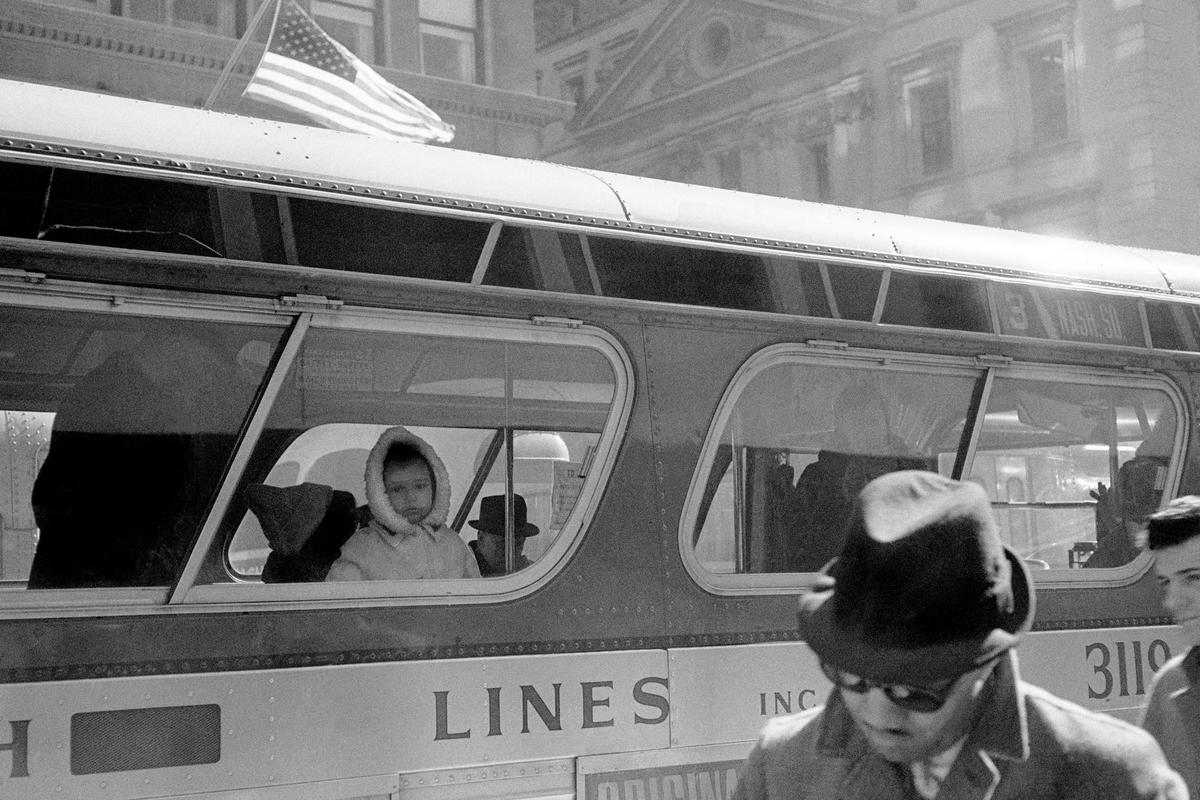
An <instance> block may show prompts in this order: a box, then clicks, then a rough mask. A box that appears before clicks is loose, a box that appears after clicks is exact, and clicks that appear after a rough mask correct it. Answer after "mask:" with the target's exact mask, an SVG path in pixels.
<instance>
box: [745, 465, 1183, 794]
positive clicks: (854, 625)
mask: <svg viewBox="0 0 1200 800" xmlns="http://www.w3.org/2000/svg"><path fill="white" fill-rule="evenodd" d="M1033 605H1034V597H1033V585H1032V583H1031V581H1030V578H1029V575H1028V573H1027V572H1026V570H1025V566H1024V565H1023V564H1022V562H1021V560H1020V558H1018V557H1017V555H1016V554H1015V553H1013V552H1012V551H1011V550H1009V549H1008V548H1007V547H1005V546H1004V545H1003V544H1002V543H1001V541H1000V537H999V533H998V531H997V528H996V524H995V521H994V519H993V517H992V511H991V507H990V504H989V502H988V499H987V495H986V494H985V493H984V491H983V489H981V488H980V487H979V486H977V485H975V484H973V483H968V482H960V481H955V480H951V479H949V478H945V477H942V476H941V475H938V474H937V473H933V472H921V471H911V470H906V471H901V472H894V473H891V474H888V475H884V476H882V477H880V478H876V479H875V480H873V481H871V482H870V483H869V484H867V486H866V487H865V488H864V489H863V490H862V492H861V493H860V494H859V498H858V502H857V503H856V505H855V507H854V510H853V511H852V513H851V517H850V521H849V525H848V528H847V537H846V541H845V544H844V545H843V547H842V550H841V554H840V555H839V557H838V558H837V559H836V560H834V561H833V562H831V563H830V565H829V566H828V567H827V568H826V571H825V575H824V576H823V577H822V578H821V579H820V582H819V583H818V584H817V585H815V586H814V587H813V589H812V591H811V592H809V593H808V594H806V595H805V596H804V597H803V598H802V600H801V603H800V632H801V634H802V635H803V636H804V638H805V640H806V641H807V643H808V645H809V647H811V648H812V649H813V651H815V653H816V655H817V657H818V658H819V659H820V661H821V667H822V669H823V670H824V672H825V674H826V675H828V676H829V678H830V680H832V681H833V683H834V688H833V690H832V691H831V692H830V695H829V698H828V700H827V701H826V703H825V705H824V706H823V707H821V708H816V709H811V710H809V711H804V712H801V713H799V714H794V715H789V716H784V717H778V718H776V719H774V720H772V721H771V722H770V723H768V725H767V727H766V729H765V730H764V732H763V735H762V737H761V738H760V740H759V742H758V744H757V745H756V746H755V748H754V750H753V752H752V753H751V754H750V757H749V759H748V760H747V762H746V763H745V764H744V765H743V767H742V770H741V773H740V777H739V781H738V786H737V790H736V794H735V798H738V800H767V799H770V800H785V798H786V800H806V799H811V800H824V799H825V798H828V799H829V800H842V799H843V798H845V800H850V798H857V799H859V800H890V799H891V798H904V799H905V800H922V798H924V799H925V800H932V799H933V798H941V799H942V800H946V799H947V798H954V799H955V800H1016V798H1021V799H1022V800H1049V799H1050V798H1072V799H1075V798H1077V799H1078V800H1084V799H1085V798H1114V799H1123V798H1160V799H1161V800H1168V799H1169V800H1176V799H1179V800H1182V798H1186V797H1187V796H1188V794H1187V789H1186V787H1185V786H1184V784H1183V782H1182V780H1181V779H1180V777H1179V776H1178V775H1177V774H1176V773H1175V772H1173V771H1172V770H1171V769H1170V767H1168V766H1167V763H1166V761H1165V759H1164V758H1163V753H1162V750H1161V749H1159V746H1158V745H1157V744H1156V743H1155V741H1154V739H1153V737H1151V736H1149V735H1148V734H1146V733H1145V732H1144V731H1142V730H1140V729H1138V728H1136V727H1134V726H1132V725H1129V724H1127V723H1125V722H1122V721H1120V720H1118V719H1116V718H1113V717H1108V716H1105V715H1102V714H1097V713H1094V712H1091V711H1088V710H1087V709H1084V708H1082V707H1080V706H1077V705H1075V704H1073V703H1069V702H1066V701H1064V700H1060V699H1059V698H1057V697H1055V696H1053V695H1051V694H1049V693H1048V692H1046V691H1043V690H1042V689H1039V688H1037V687H1035V686H1032V685H1030V684H1027V683H1025V682H1023V681H1021V680H1020V677H1019V675H1018V672H1017V657H1016V653H1015V651H1014V648H1015V647H1016V645H1017V642H1018V641H1019V639H1020V637H1021V635H1022V634H1023V633H1025V631H1027V630H1028V629H1029V626H1030V624H1031V622H1032V619H1033Z"/></svg>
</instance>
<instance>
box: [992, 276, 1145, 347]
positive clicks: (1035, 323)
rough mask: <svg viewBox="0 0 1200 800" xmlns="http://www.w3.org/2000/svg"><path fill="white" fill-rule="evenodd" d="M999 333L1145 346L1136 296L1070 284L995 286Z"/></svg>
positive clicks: (1068, 340) (1067, 340)
mask: <svg viewBox="0 0 1200 800" xmlns="http://www.w3.org/2000/svg"><path fill="white" fill-rule="evenodd" d="M996 300H997V306H998V308H999V312H1000V332H1001V333H1005V334H1010V335H1013V336H1033V337H1035V338H1038V339H1055V340H1059V341H1064V342H1088V343H1094V344H1123V345H1129V346H1130V347H1145V346H1146V339H1145V335H1144V333H1143V329H1142V321H1141V315H1140V314H1139V313H1138V308H1137V300H1136V299H1135V298H1132V297H1118V296H1115V295H1102V294H1094V293H1091V292H1081V291H1074V290H1071V289H1048V288H1043V287H1036V286H1001V287H998V289H997V293H996Z"/></svg>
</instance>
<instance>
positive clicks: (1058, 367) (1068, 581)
mask: <svg viewBox="0 0 1200 800" xmlns="http://www.w3.org/2000/svg"><path fill="white" fill-rule="evenodd" d="M789 364H790V365H797V366H807V367H826V368H829V369H837V368H839V367H841V368H845V367H849V368H852V369H860V370H861V369H863V368H864V367H869V366H870V365H875V367H877V368H879V367H880V366H882V365H886V367H885V369H886V371H888V372H897V371H899V372H912V373H916V374H921V373H927V374H935V373H936V374H938V375H950V376H972V377H974V378H975V379H976V380H980V379H981V380H983V381H984V386H985V389H984V396H983V397H982V398H975V399H974V400H972V403H973V405H972V406H969V407H968V410H969V411H971V412H973V413H974V414H975V419H974V422H973V425H974V426H975V431H976V435H975V436H973V437H972V438H971V440H970V441H969V442H968V444H967V447H966V449H965V450H963V451H961V452H959V459H958V460H959V461H960V462H961V463H960V464H956V465H955V466H956V467H957V468H959V469H961V471H962V472H961V474H962V475H970V474H971V470H972V467H973V465H974V460H975V457H976V448H977V446H978V438H979V437H978V430H979V423H980V422H982V419H983V417H982V414H983V412H984V411H985V410H986V405H987V396H988V393H989V391H990V386H991V385H992V383H993V382H994V380H996V378H997V376H1002V377H1005V378H1014V379H1019V380H1044V381H1048V382H1052V383H1062V382H1067V383H1078V384H1086V385H1093V386H1114V387H1116V386H1124V387H1130V388H1137V389H1143V390H1145V389H1161V390H1162V391H1164V392H1165V393H1166V394H1167V395H1168V397H1169V398H1170V402H1171V403H1172V404H1173V407H1174V411H1175V414H1176V417H1175V419H1176V430H1175V439H1174V441H1173V443H1172V451H1171V453H1172V455H1171V461H1170V464H1169V467H1168V470H1167V475H1166V480H1165V486H1164V489H1163V494H1162V497H1163V498H1168V497H1172V496H1174V493H1175V491H1176V490H1177V488H1178V486H1179V482H1180V479H1181V476H1182V471H1183V456H1184V444H1185V436H1186V431H1187V430H1188V427H1189V425H1190V424H1191V421H1190V419H1189V417H1188V416H1187V412H1186V405H1185V403H1184V401H1183V395H1182V393H1181V392H1180V391H1179V388H1178V387H1177V386H1176V385H1175V383H1174V382H1173V381H1172V380H1170V379H1169V378H1168V377H1167V376H1165V375H1160V374H1147V375H1142V374H1139V375H1130V374H1129V373H1128V372H1127V371H1123V370H1121V369H1120V368H1116V367H1112V368H1092V367H1087V368H1085V367H1077V366H1070V365H1067V364H1048V363H1035V362H1014V363H1009V364H1004V365H1002V366H997V365H989V364H986V363H981V362H980V361H979V360H978V359H975V358H965V357H961V356H950V355H942V354H935V353H915V352H907V353H897V352H895V351H884V350H873V349H866V348H863V349H859V348H853V347H851V348H848V349H846V350H843V351H839V352H838V353H836V354H830V353H822V352H820V351H816V350H814V349H812V348H810V347H808V346H807V345H805V344H803V343H794V342H792V343H782V344H775V345H769V346H767V347H765V348H763V349H761V350H758V351H757V352H755V353H753V354H751V355H750V356H749V357H748V358H747V359H746V360H745V361H744V362H743V363H742V364H741V366H740V367H739V368H738V370H737V372H736V373H735V374H734V376H733V377H732V379H731V380H730V382H729V384H728V386H727V388H726V390H725V392H724V393H723V395H722V397H721V399H720V401H719V402H718V404H717V407H716V411H715V412H714V414H713V417H712V421H711V423H710V425H709V427H708V430H707V432H706V433H705V437H704V440H703V444H702V445H701V448H700V452H699V454H698V457H697V461H696V468H695V471H694V472H693V474H692V476H691V479H690V482H689V484H688V490H687V494H686V497H685V499H684V505H683V512H682V514H681V515H680V524H679V531H678V537H677V546H678V548H679V553H680V558H681V560H682V562H683V564H684V568H685V570H686V571H687V572H688V574H689V575H690V576H691V578H692V580H693V581H695V582H696V584H697V585H698V586H700V587H701V588H702V589H703V590H704V591H706V592H709V593H712V594H715V595H720V596H752V595H772V594H787V593H794V592H795V591H797V590H801V589H806V588H809V587H811V586H812V585H813V583H814V581H815V580H816V578H817V575H818V573H816V572H763V573H741V574H737V573H714V572H709V571H708V570H707V569H705V567H704V565H703V564H702V563H701V562H700V561H699V559H698V558H697V557H696V553H695V548H694V547H693V544H692V535H693V532H694V531H695V528H696V524H697V522H698V520H699V514H700V510H701V509H700V504H701V502H702V501H703V495H704V492H705V486H706V483H707V481H708V478H709V474H708V473H709V470H710V469H711V467H712V464H713V463H714V461H715V457H716V452H717V448H718V447H719V446H720V444H721V441H720V438H721V434H722V432H723V431H724V430H725V428H726V426H727V424H728V422H729V420H730V418H731V417H732V415H733V413H734V411H735V409H736V408H737V404H738V401H739V399H740V398H741V397H742V395H743V393H744V392H745V390H746V388H747V387H748V386H749V385H750V383H751V382H752V381H753V380H754V379H755V378H756V377H757V376H758V375H760V374H761V373H762V372H764V371H766V370H768V369H771V368H774V367H779V366H784V365H789ZM865 371H867V372H869V371H870V370H869V369H868V370H865ZM980 400H982V402H979V401H980ZM977 402H979V404H978V405H974V403H977ZM960 448H961V444H960ZM1151 563H1152V560H1151V556H1150V554H1149V553H1148V552H1147V551H1143V552H1142V553H1141V554H1140V555H1139V556H1138V557H1137V558H1135V559H1134V560H1133V561H1131V562H1129V563H1128V564H1125V565H1123V566H1120V567H1113V568H1106V569H1102V570H1083V569H1050V570H1045V571H1040V570H1034V571H1031V574H1032V575H1033V579H1034V581H1035V583H1036V584H1037V585H1038V586H1039V587H1045V588H1082V587H1091V586H1105V587H1113V586H1124V585H1128V584H1131V583H1134V582H1135V581H1137V580H1138V579H1139V578H1140V577H1141V576H1142V574H1143V573H1144V572H1145V571H1146V570H1147V569H1149V568H1150V565H1151Z"/></svg>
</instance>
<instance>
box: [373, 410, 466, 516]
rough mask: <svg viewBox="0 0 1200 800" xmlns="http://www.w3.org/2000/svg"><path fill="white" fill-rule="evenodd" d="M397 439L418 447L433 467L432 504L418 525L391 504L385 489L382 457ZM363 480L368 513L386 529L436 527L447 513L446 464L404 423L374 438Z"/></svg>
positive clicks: (448, 486)
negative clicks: (376, 439)
mask: <svg viewBox="0 0 1200 800" xmlns="http://www.w3.org/2000/svg"><path fill="white" fill-rule="evenodd" d="M397 442H404V443H407V444H410V445H412V446H413V447H415V448H417V450H418V451H419V452H420V453H421V455H423V456H424V457H425V460H426V461H428V462H429V467H430V469H432V470H433V508H432V509H431V510H430V512H429V514H427V515H426V516H425V519H423V520H421V522H420V525H414V524H413V523H411V522H409V521H408V520H406V519H405V518H404V517H403V516H401V515H400V514H398V513H397V512H396V509H394V508H392V503H391V501H390V500H388V496H387V490H386V489H385V488H384V486H383V459H384V457H385V456H386V455H387V451H388V448H389V447H391V446H392V445H393V444H396V443H397ZM365 481H366V490H367V507H368V508H370V509H371V516H372V517H373V518H374V519H375V521H376V522H378V523H379V524H381V525H383V526H384V527H385V528H387V529H388V530H389V531H391V532H393V533H403V534H408V535H412V534H414V533H420V532H421V527H422V526H427V527H429V528H430V529H436V528H440V527H441V526H442V525H443V524H445V522H446V516H447V515H448V514H449V513H450V473H448V472H447V471H446V465H445V464H443V463H442V459H441V458H439V457H438V454H437V453H436V452H434V449H433V447H431V446H430V444H429V443H428V442H426V441H425V440H424V439H422V438H421V437H420V436H417V435H416V434H415V433H411V432H410V431H409V430H408V429H407V428H405V427H404V426H402V425H397V426H396V427H394V428H388V429H387V430H386V431H384V432H383V433H382V434H380V436H379V441H377V442H375V446H374V447H372V448H371V454H370V455H369V456H367V472H366V476H365Z"/></svg>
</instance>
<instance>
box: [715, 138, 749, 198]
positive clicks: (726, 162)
mask: <svg viewBox="0 0 1200 800" xmlns="http://www.w3.org/2000/svg"><path fill="white" fill-rule="evenodd" d="M714 160H715V161H716V164H717V186H719V187H721V188H722V189H741V188H742V151H741V150H738V149H737V148H736V147H735V148H732V149H730V150H725V151H723V152H720V153H717V154H716V156H714Z"/></svg>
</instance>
